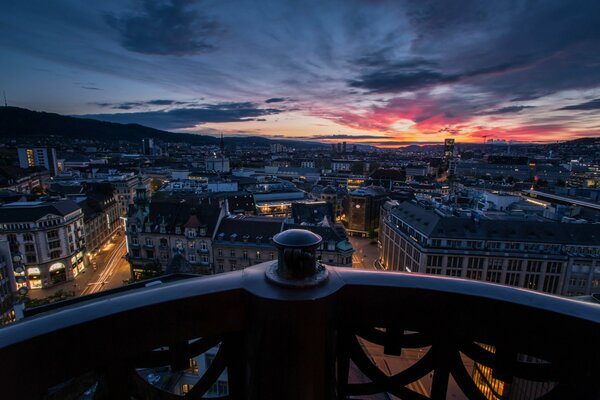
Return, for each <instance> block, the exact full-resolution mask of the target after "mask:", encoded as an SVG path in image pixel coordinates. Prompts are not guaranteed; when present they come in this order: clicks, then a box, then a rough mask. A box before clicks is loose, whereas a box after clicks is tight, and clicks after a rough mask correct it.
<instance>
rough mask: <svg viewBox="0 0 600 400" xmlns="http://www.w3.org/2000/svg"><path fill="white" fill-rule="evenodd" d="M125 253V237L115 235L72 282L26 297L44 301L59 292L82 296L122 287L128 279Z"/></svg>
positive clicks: (30, 292)
mask: <svg viewBox="0 0 600 400" xmlns="http://www.w3.org/2000/svg"><path fill="white" fill-rule="evenodd" d="M126 252H127V249H126V246H125V237H124V236H123V234H121V235H117V236H115V237H114V239H113V240H111V241H109V242H108V243H106V244H105V245H104V246H102V248H100V250H99V251H98V253H97V255H96V256H94V257H93V259H92V262H91V263H90V265H89V266H88V267H86V269H84V270H83V271H82V272H81V273H79V275H77V276H76V277H75V278H74V279H73V280H72V281H68V282H65V283H62V284H59V285H55V286H53V287H50V288H46V289H38V290H30V291H29V294H28V296H29V297H30V298H31V299H44V298H46V297H48V296H51V295H53V294H55V293H56V292H58V291H60V290H62V291H65V292H73V293H74V294H75V296H83V295H86V294H91V293H96V292H99V291H101V290H106V289H112V288H115V287H119V286H122V285H123V281H126V280H129V278H130V269H129V263H128V262H127V261H126V260H125V259H124V256H125V254H126ZM94 262H95V263H96V269H95V270H94V267H93V263H94Z"/></svg>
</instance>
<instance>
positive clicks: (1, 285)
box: [0, 238, 27, 326]
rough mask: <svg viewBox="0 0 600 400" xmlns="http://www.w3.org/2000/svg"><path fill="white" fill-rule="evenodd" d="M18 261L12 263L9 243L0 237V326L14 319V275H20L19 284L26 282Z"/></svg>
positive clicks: (15, 289) (15, 288)
mask: <svg viewBox="0 0 600 400" xmlns="http://www.w3.org/2000/svg"><path fill="white" fill-rule="evenodd" d="M19 261H20V260H19ZM19 261H17V262H15V265H13V256H11V252H10V246H9V243H8V241H7V240H6V239H5V238H2V239H0V326H1V325H6V324H9V323H11V322H14V321H15V320H16V315H15V310H14V308H13V301H14V294H16V293H17V282H16V276H15V275H17V276H20V277H19V280H20V285H19V286H21V285H22V284H26V282H27V278H26V277H25V276H24V275H25V274H23V273H22V272H23V271H24V269H23V267H22V266H20V265H17V263H19V264H20V262H19ZM15 269H17V270H15ZM21 277H22V278H21ZM25 287H26V286H25ZM24 293H27V289H25V292H24Z"/></svg>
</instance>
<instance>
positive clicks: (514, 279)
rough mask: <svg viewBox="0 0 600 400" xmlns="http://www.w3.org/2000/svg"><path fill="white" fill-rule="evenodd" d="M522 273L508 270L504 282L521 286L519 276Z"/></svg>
mask: <svg viewBox="0 0 600 400" xmlns="http://www.w3.org/2000/svg"><path fill="white" fill-rule="evenodd" d="M520 275H521V274H520V273H515V272H507V273H506V278H505V279H504V283H505V284H506V285H510V286H519V277H520Z"/></svg>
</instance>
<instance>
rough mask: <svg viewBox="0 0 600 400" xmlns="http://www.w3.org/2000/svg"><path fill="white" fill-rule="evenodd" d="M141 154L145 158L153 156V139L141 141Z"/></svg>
mask: <svg viewBox="0 0 600 400" xmlns="http://www.w3.org/2000/svg"><path fill="white" fill-rule="evenodd" d="M142 154H144V155H146V156H153V155H154V154H155V148H154V139H152V138H144V139H142Z"/></svg>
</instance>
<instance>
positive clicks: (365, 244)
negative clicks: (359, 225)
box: [349, 237, 379, 270]
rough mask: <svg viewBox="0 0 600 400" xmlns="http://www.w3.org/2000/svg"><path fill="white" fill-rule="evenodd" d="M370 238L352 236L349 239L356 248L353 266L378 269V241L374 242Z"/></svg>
mask: <svg viewBox="0 0 600 400" xmlns="http://www.w3.org/2000/svg"><path fill="white" fill-rule="evenodd" d="M373 240H375V241H376V240H377V239H369V238H359V237H350V239H349V241H350V243H351V244H352V247H353V248H354V255H353V256H352V268H359V269H370V270H376V269H378V268H377V266H376V265H377V264H376V261H377V259H378V258H379V249H378V248H377V243H372V242H373Z"/></svg>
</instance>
